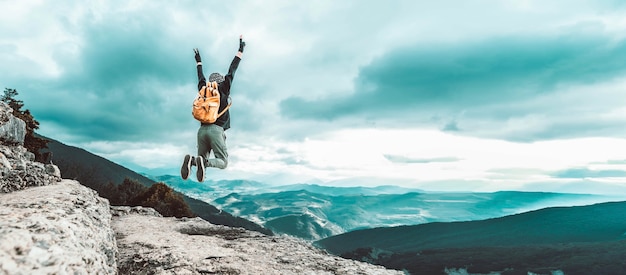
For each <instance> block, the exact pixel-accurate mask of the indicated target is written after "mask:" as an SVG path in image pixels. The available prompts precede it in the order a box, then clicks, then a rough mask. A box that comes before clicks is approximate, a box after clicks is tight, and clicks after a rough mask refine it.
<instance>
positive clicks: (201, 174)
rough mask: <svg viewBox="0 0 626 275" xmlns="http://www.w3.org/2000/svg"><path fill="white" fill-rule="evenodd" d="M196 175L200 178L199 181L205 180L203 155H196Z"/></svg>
mask: <svg viewBox="0 0 626 275" xmlns="http://www.w3.org/2000/svg"><path fill="white" fill-rule="evenodd" d="M196 166H197V168H198V169H197V170H196V177H197V178H198V182H202V181H203V180H204V158H203V157H202V156H197V157H196Z"/></svg>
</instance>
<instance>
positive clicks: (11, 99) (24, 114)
mask: <svg viewBox="0 0 626 275" xmlns="http://www.w3.org/2000/svg"><path fill="white" fill-rule="evenodd" d="M17 95H18V93H17V90H15V89H9V88H5V89H4V95H2V97H1V98H0V100H2V101H4V102H5V103H7V104H8V105H9V107H11V108H12V109H13V116H15V117H17V118H19V119H21V120H23V121H24V122H26V135H25V136H24V147H25V148H26V149H27V150H28V151H29V152H32V153H33V154H35V160H37V161H40V162H41V161H43V154H42V153H40V151H41V150H42V149H46V148H48V140H46V139H43V138H39V137H37V136H35V130H37V129H39V121H37V120H36V119H35V118H34V117H33V115H32V114H31V113H30V110H28V109H26V110H22V107H24V102H23V101H21V100H18V99H16V98H15V97H16V96H17Z"/></svg>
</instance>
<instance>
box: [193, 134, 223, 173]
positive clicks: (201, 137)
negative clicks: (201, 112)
mask: <svg viewBox="0 0 626 275" xmlns="http://www.w3.org/2000/svg"><path fill="white" fill-rule="evenodd" d="M211 151H213V155H214V156H215V158H213V159H209V154H211ZM198 156H202V157H203V158H204V159H205V162H204V164H205V166H206V167H215V168H220V169H224V168H226V166H228V150H227V149H226V134H225V133H224V128H222V127H221V126H218V125H215V124H210V125H202V126H200V129H198Z"/></svg>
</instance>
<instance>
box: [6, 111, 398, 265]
mask: <svg viewBox="0 0 626 275" xmlns="http://www.w3.org/2000/svg"><path fill="white" fill-rule="evenodd" d="M24 133H25V128H24V123H23V121H21V120H19V119H16V118H15V117H13V116H12V115H11V109H10V108H9V107H8V106H7V105H6V104H4V103H3V102H0V274H402V272H399V271H395V270H386V269H384V268H382V267H379V266H374V265H370V264H366V263H361V262H357V261H353V260H346V259H343V258H339V257H336V256H333V255H330V254H328V253H326V252H324V251H322V250H319V249H317V248H314V247H312V246H311V245H310V244H308V243H306V242H304V241H302V240H298V239H294V238H289V237H274V236H267V235H263V234H261V233H257V232H254V231H248V230H246V229H242V228H232V227H227V226H220V225H214V224H211V223H209V222H207V221H205V220H202V219H200V218H193V219H190V218H183V219H176V218H164V217H161V215H160V214H159V213H157V212H156V211H154V210H153V209H150V208H141V207H132V208H131V207H110V205H109V202H108V201H107V200H106V199H104V198H101V197H100V196H98V194H97V193H96V192H95V191H93V190H92V189H89V188H88V187H85V186H83V185H81V184H80V183H79V182H77V181H74V180H67V179H65V180H62V179H61V177H60V172H59V169H58V168H57V167H56V166H55V165H53V164H42V163H37V162H34V161H33V160H34V155H33V154H32V153H30V152H28V151H27V150H26V149H25V148H24V147H23V146H22V145H23V143H24Z"/></svg>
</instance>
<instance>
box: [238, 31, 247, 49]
mask: <svg viewBox="0 0 626 275" xmlns="http://www.w3.org/2000/svg"><path fill="white" fill-rule="evenodd" d="M245 46H246V42H243V35H239V51H240V52H242V53H243V47H245Z"/></svg>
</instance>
